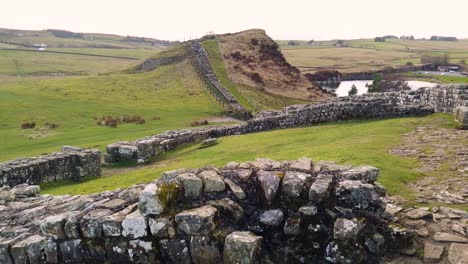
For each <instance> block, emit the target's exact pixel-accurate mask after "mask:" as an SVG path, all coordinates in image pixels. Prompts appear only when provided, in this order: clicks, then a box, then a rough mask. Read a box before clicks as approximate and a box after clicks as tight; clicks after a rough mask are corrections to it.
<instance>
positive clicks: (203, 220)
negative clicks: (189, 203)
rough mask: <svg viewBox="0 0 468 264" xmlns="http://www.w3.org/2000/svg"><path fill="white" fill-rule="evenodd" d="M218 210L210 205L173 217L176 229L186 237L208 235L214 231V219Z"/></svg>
mask: <svg viewBox="0 0 468 264" xmlns="http://www.w3.org/2000/svg"><path fill="white" fill-rule="evenodd" d="M217 211H218V210H216V208H214V207H213V206H210V205H205V206H203V207H200V208H195V209H192V210H186V211H182V212H181V213H179V214H177V215H176V216H175V221H176V223H177V225H178V228H179V229H180V230H181V231H183V232H184V233H186V234H188V235H200V234H203V235H208V234H210V233H211V232H212V231H213V230H214V229H215V223H214V218H215V216H216V213H217Z"/></svg>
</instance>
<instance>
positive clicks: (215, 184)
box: [198, 170, 226, 192]
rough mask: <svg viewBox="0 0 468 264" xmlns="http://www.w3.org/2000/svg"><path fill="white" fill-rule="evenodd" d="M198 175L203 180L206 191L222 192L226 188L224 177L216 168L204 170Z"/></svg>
mask: <svg viewBox="0 0 468 264" xmlns="http://www.w3.org/2000/svg"><path fill="white" fill-rule="evenodd" d="M198 177H200V178H201V179H202V180H203V185H204V191H205V192H222V191H224V189H225V188H226V186H225V184H224V180H223V178H222V177H221V176H219V174H218V173H217V172H216V171H214V170H207V171H202V172H201V173H200V174H198Z"/></svg>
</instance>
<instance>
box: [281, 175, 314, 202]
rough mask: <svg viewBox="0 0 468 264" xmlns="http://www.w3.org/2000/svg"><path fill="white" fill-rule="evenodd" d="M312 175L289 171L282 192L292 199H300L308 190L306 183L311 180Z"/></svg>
mask: <svg viewBox="0 0 468 264" xmlns="http://www.w3.org/2000/svg"><path fill="white" fill-rule="evenodd" d="M311 178H312V175H310V174H306V173H302V172H294V171H288V172H286V174H285V175H284V178H283V184H282V187H281V190H282V191H283V193H284V194H285V195H286V196H287V197H288V198H290V199H295V198H299V197H300V196H301V194H302V192H303V191H304V190H305V188H306V182H307V180H308V179H311Z"/></svg>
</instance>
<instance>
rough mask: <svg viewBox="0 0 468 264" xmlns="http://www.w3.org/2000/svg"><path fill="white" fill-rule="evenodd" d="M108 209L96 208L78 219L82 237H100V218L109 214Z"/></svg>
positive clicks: (110, 212)
mask: <svg viewBox="0 0 468 264" xmlns="http://www.w3.org/2000/svg"><path fill="white" fill-rule="evenodd" d="M111 214H112V211H111V210H108V209H98V210H94V211H91V212H89V213H87V214H85V215H84V216H83V217H82V218H81V221H80V228H81V232H82V234H83V236H84V237H88V238H94V237H102V235H103V234H102V218H103V217H104V216H108V215H111Z"/></svg>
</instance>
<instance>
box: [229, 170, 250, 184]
mask: <svg viewBox="0 0 468 264" xmlns="http://www.w3.org/2000/svg"><path fill="white" fill-rule="evenodd" d="M234 173H236V174H237V176H238V177H239V178H240V179H241V181H243V182H248V181H250V179H251V178H252V175H253V171H252V170H250V169H240V170H235V171H234Z"/></svg>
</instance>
